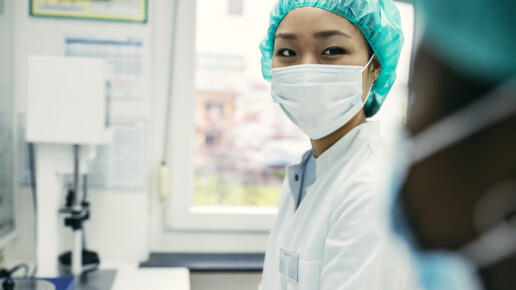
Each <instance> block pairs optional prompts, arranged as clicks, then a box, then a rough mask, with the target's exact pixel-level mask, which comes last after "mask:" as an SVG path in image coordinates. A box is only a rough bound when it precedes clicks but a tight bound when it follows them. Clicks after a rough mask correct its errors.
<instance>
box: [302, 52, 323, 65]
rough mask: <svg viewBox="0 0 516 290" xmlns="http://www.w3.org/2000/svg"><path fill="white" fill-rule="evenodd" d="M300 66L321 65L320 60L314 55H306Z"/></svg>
mask: <svg viewBox="0 0 516 290" xmlns="http://www.w3.org/2000/svg"><path fill="white" fill-rule="evenodd" d="M299 64H319V58H318V57H317V56H316V55H313V54H305V55H303V58H301V62H300V63H299Z"/></svg>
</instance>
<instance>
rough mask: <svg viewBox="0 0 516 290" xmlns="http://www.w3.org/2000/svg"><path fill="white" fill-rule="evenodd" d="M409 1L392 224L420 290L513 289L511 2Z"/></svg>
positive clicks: (514, 60) (514, 27)
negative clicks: (414, 24) (417, 18)
mask: <svg viewBox="0 0 516 290" xmlns="http://www.w3.org/2000/svg"><path fill="white" fill-rule="evenodd" d="M416 5H420V6H419V7H417V8H421V9H422V12H423V16H424V20H425V33H424V36H423V40H422V44H421V46H420V48H419V50H418V51H417V54H416V58H415V63H414V71H413V78H412V81H411V86H412V89H413V93H414V94H413V99H412V100H411V106H410V108H409V114H408V118H407V129H408V130H407V131H408V137H407V138H406V139H405V140H404V141H402V142H400V144H399V147H398V150H399V153H400V154H399V155H398V158H397V159H396V160H397V162H396V166H397V168H396V169H395V170H393V174H394V177H395V178H394V179H393V183H392V185H391V186H392V190H393V192H394V193H395V194H396V193H398V192H399V194H398V195H396V196H397V198H396V202H395V206H394V211H393V223H394V230H395V231H396V232H397V233H398V234H400V235H401V236H403V237H404V238H405V239H406V240H407V241H408V244H409V245H410V247H411V249H412V251H413V254H414V258H415V261H416V264H417V269H418V271H419V274H420V279H421V281H422V284H423V285H424V287H425V289H426V290H437V289H438V290H444V289H446V290H447V289H450V290H475V289H496V290H505V289H506V290H510V289H516V56H515V55H514V54H515V53H516V1H514V0H497V1H484V0H453V1H450V0H421V1H418V2H416ZM407 153H408V154H407Z"/></svg>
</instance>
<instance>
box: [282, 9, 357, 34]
mask: <svg viewBox="0 0 516 290" xmlns="http://www.w3.org/2000/svg"><path fill="white" fill-rule="evenodd" d="M325 30H340V31H342V32H344V33H346V34H348V35H349V36H351V37H353V36H358V35H362V32H361V31H360V29H358V27H356V26H355V25H354V24H353V23H351V22H350V21H349V20H347V19H346V18H344V17H342V16H340V15H337V14H335V13H333V12H330V11H327V10H324V9H321V8H317V7H299V8H295V9H292V10H291V11H289V12H288V13H287V14H286V15H285V17H283V19H282V21H281V22H280V24H279V25H278V28H277V30H276V35H278V34H279V33H288V34H309V33H314V32H318V31H325Z"/></svg>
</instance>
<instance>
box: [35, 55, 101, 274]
mask: <svg viewBox="0 0 516 290" xmlns="http://www.w3.org/2000/svg"><path fill="white" fill-rule="evenodd" d="M28 63H29V69H28V83H27V85H28V93H27V132H26V139H27V142H29V143H31V144H32V146H33V151H34V152H33V153H34V163H35V168H34V172H35V174H34V176H35V180H33V182H34V183H35V185H36V186H35V191H36V205H37V210H36V216H37V218H36V230H37V235H36V265H37V269H38V276H40V277H56V276H58V269H60V270H61V273H62V274H66V273H67V272H71V273H70V274H73V275H74V276H80V275H81V274H83V273H85V272H86V271H91V270H94V269H95V268H96V266H98V262H95V261H93V263H90V264H89V265H85V263H84V262H83V256H88V257H91V255H90V254H92V252H89V251H85V249H84V236H83V233H84V232H83V223H84V222H85V221H86V220H87V219H88V218H89V203H88V202H87V200H86V198H85V195H84V194H85V192H84V190H82V189H81V180H83V178H84V176H85V175H87V172H88V168H87V161H88V160H91V159H93V158H94V157H95V146H96V145H100V144H106V143H107V142H108V141H109V139H110V138H109V137H110V136H109V130H108V129H107V125H108V103H107V94H108V82H107V79H108V72H109V71H110V70H109V67H108V65H107V64H106V63H105V61H103V60H100V59H91V58H75V57H73V58H72V57H56V56H30V57H29V61H28ZM70 174H72V176H73V186H72V187H71V188H66V186H65V180H66V178H67V176H69V175H70ZM65 192H68V195H67V204H64V202H62V201H64V199H65V198H64V195H65V194H64V193H65ZM63 205H64V210H61V211H60V210H59V209H60V208H62V207H63ZM60 213H61V214H65V215H67V216H66V218H65V225H66V226H69V227H71V228H72V230H73V250H72V251H71V252H70V253H65V254H64V255H62V256H60V259H59V260H60V261H61V262H62V264H61V265H58V256H59V252H60V250H61V248H62V241H60V239H59V237H60V236H61V233H62V232H61V231H60V230H61V229H60V227H59V225H60V223H62V220H61V219H62V217H61V216H60ZM97 260H98V259H97ZM63 262H65V263H64V264H63ZM66 262H68V264H67V263H66ZM95 264H96V265H95ZM92 266H93V267H92Z"/></svg>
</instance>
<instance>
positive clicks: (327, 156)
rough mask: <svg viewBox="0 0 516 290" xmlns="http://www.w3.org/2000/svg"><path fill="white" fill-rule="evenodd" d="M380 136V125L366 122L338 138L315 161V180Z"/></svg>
mask: <svg viewBox="0 0 516 290" xmlns="http://www.w3.org/2000/svg"><path fill="white" fill-rule="evenodd" d="M379 136H380V124H379V123H378V122H366V123H363V124H360V125H358V126H357V127H355V128H353V129H352V130H351V131H349V132H348V133H347V134H346V135H344V136H343V137H342V138H340V140H339V141H337V142H336V143H335V144H333V146H331V147H330V148H328V149H327V150H326V151H324V152H323V154H321V155H320V156H319V157H318V158H317V159H316V161H317V167H316V171H315V176H316V177H315V178H316V180H317V179H318V178H319V177H320V176H321V175H323V174H324V172H326V171H328V170H329V169H331V168H332V167H333V166H335V165H336V163H337V161H338V163H340V164H342V162H346V161H347V160H349V159H351V158H352V157H353V156H354V155H355V153H356V152H357V151H358V150H360V149H361V148H363V146H365V144H366V143H368V142H370V141H371V140H372V139H373V138H376V139H378V138H379ZM310 152H311V151H310Z"/></svg>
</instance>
